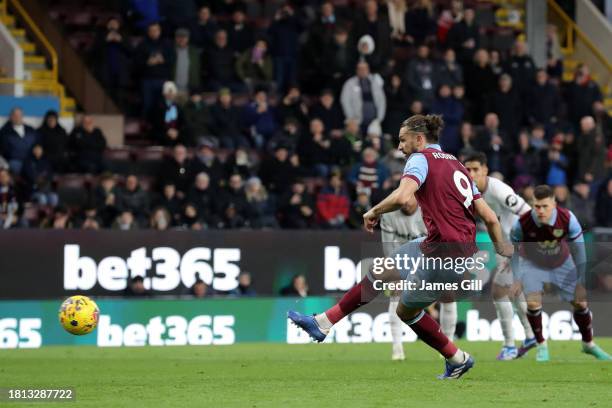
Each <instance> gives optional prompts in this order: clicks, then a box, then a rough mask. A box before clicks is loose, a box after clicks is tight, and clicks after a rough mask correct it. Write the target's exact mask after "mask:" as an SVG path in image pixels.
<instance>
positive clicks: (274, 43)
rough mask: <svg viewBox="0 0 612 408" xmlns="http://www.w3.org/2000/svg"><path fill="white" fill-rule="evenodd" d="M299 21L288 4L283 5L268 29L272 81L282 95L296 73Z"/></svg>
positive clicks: (300, 28) (293, 80)
mask: <svg viewBox="0 0 612 408" xmlns="http://www.w3.org/2000/svg"><path fill="white" fill-rule="evenodd" d="M301 30H302V27H301V24H300V21H299V20H298V18H297V17H296V16H295V11H294V10H293V7H292V6H291V4H290V3H285V4H284V5H283V6H282V7H281V8H280V9H278V10H277V11H276V13H275V14H274V22H273V23H272V24H271V25H270V28H268V35H269V36H270V54H271V55H272V60H273V61H274V80H275V81H276V86H277V89H278V90H279V91H280V92H281V93H282V92H285V91H286V90H287V88H288V87H289V85H290V84H293V83H294V82H295V79H296V73H297V57H298V49H299V43H298V39H299V35H300V32H301Z"/></svg>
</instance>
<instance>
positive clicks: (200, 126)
mask: <svg viewBox="0 0 612 408" xmlns="http://www.w3.org/2000/svg"><path fill="white" fill-rule="evenodd" d="M183 118H184V126H183V132H184V134H185V137H186V139H187V140H189V141H191V142H195V143H199V141H200V140H201V139H202V138H204V137H208V138H211V137H213V136H212V128H213V126H214V124H213V118H212V114H211V112H210V108H209V107H208V105H206V103H205V102H204V100H203V99H202V94H200V93H199V92H197V91H192V92H191V96H190V97H189V101H187V103H186V104H185V105H184V106H183ZM215 139H216V138H215Z"/></svg>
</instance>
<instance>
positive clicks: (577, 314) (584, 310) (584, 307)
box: [570, 285, 612, 360]
mask: <svg viewBox="0 0 612 408" xmlns="http://www.w3.org/2000/svg"><path fill="white" fill-rule="evenodd" d="M570 303H571V304H572V307H573V309H574V321H575V322H576V325H577V326H578V330H579V331H580V335H581V336H582V352H583V353H586V354H590V355H592V356H593V357H595V358H596V359H598V360H612V357H611V356H610V355H609V354H608V353H606V352H605V351H603V350H602V349H601V348H600V347H599V346H598V345H597V344H595V342H594V341H593V313H592V312H591V309H589V304H588V302H587V300H586V289H585V288H584V286H583V285H577V286H576V289H575V297H574V299H573V300H572V301H571V302H570Z"/></svg>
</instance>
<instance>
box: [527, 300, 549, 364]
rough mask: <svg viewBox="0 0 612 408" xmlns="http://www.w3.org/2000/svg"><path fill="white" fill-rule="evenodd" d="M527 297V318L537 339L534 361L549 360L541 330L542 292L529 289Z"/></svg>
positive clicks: (546, 345)
mask: <svg viewBox="0 0 612 408" xmlns="http://www.w3.org/2000/svg"><path fill="white" fill-rule="evenodd" d="M526 298H527V319H528V320H529V324H530V325H531V329H532V330H533V334H534V336H535V338H536V341H537V343H538V344H537V346H536V347H537V349H536V361H539V362H545V361H549V360H550V355H549V353H548V344H547V343H546V339H545V338H544V333H543V330H542V292H541V291H531V292H528V293H527V295H526Z"/></svg>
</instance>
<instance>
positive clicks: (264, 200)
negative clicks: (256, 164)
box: [244, 177, 278, 228]
mask: <svg viewBox="0 0 612 408" xmlns="http://www.w3.org/2000/svg"><path fill="white" fill-rule="evenodd" d="M244 193H245V196H246V201H247V206H248V210H247V212H248V215H249V225H250V226H251V228H278V222H277V221H276V217H275V210H276V208H275V205H274V204H275V203H274V202H273V201H272V199H271V198H270V196H269V195H268V192H267V191H266V189H265V187H264V186H263V184H262V182H261V179H259V177H251V178H249V179H248V180H247V181H246V183H245V185H244Z"/></svg>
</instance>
